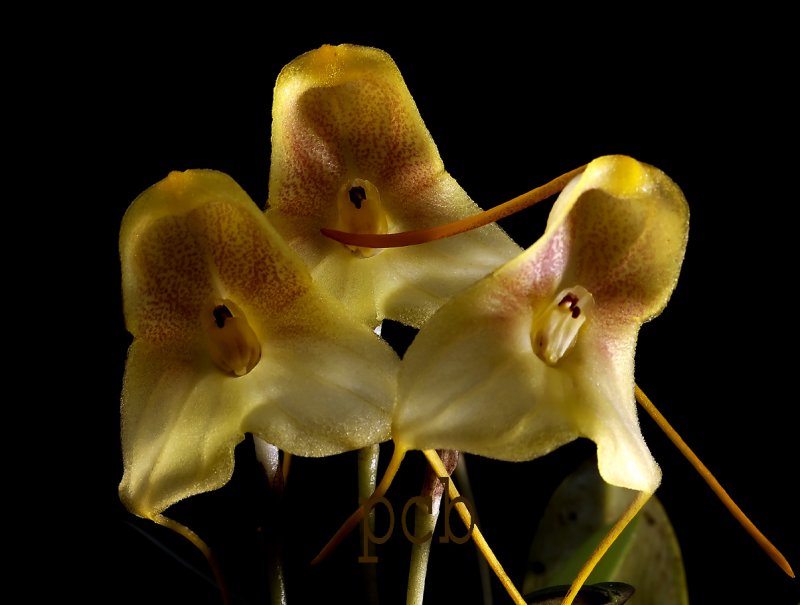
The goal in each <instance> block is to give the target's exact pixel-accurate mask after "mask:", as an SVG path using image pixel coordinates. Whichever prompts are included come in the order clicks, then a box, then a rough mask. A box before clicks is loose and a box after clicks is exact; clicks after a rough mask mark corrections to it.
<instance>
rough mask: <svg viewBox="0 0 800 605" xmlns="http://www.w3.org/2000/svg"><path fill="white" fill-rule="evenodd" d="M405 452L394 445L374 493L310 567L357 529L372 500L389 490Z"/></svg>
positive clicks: (346, 522) (351, 516)
mask: <svg viewBox="0 0 800 605" xmlns="http://www.w3.org/2000/svg"><path fill="white" fill-rule="evenodd" d="M406 451H407V450H405V449H403V448H400V447H397V445H395V449H394V452H393V453H392V459H391V460H390V461H389V466H388V467H387V469H386V472H385V473H384V475H383V478H382V479H381V482H380V483H379V484H378V487H376V488H375V491H374V492H373V493H372V495H371V496H370V497H369V499H368V500H367V501H366V502H364V503H363V504H362V505H361V506H359V507H358V508H357V509H356V511H355V512H354V513H353V514H352V515H350V517H348V519H347V521H345V522H344V523H343V524H342V526H341V527H340V528H339V530H338V531H337V532H336V533H335V534H334V535H333V537H332V538H331V539H330V540H328V543H327V544H326V545H325V546H323V547H322V550H321V551H319V554H318V555H317V556H316V557H314V558H313V559H312V560H311V565H316V564H317V563H321V562H322V561H323V560H324V559H325V558H326V557H327V556H328V555H329V554H331V552H333V549H334V548H336V547H337V546H338V545H339V544H341V542H342V540H344V539H345V538H346V537H347V536H348V535H349V534H350V532H352V531H353V530H354V529H355V528H356V527H358V524H359V523H361V521H362V520H363V519H364V515H365V514H366V513H367V510H369V509H370V503H371V502H372V501H373V500H376V499H377V498H380V497H382V496H383V495H384V494H385V493H386V490H388V489H389V486H390V485H391V484H392V481H393V480H394V477H395V475H396V474H397V471H398V470H400V463H401V462H402V461H403V458H404V457H405V455H406Z"/></svg>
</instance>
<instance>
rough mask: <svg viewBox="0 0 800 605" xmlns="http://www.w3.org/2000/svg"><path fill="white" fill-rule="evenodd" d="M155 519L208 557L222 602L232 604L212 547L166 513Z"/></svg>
mask: <svg viewBox="0 0 800 605" xmlns="http://www.w3.org/2000/svg"><path fill="white" fill-rule="evenodd" d="M151 519H152V520H153V521H155V522H156V523H158V524H159V525H161V526H163V527H167V528H169V529H171V530H172V531H174V532H175V533H177V534H180V535H181V536H183V537H184V538H186V539H187V540H189V542H191V543H192V544H193V545H194V546H195V548H197V550H199V551H200V552H201V553H203V556H204V557H205V558H206V561H207V562H208V565H209V567H210V568H211V571H212V572H213V574H214V578H215V579H216V581H217V587H218V588H219V592H220V594H221V595H222V602H223V603H224V605H230V602H231V600H230V597H229V595H228V589H227V587H226V586H225V579H224V577H223V576H222V570H221V569H220V567H219V563H217V559H216V557H215V556H214V554H213V553H212V552H211V549H210V548H209V547H208V545H207V544H206V543H205V542H204V541H203V539H202V538H201V537H200V536H198V535H197V534H196V533H194V532H193V531H192V530H191V529H189V528H188V527H186V526H185V525H182V524H180V523H178V522H177V521H173V520H172V519H170V518H168V517H165V516H164V515H160V514H156V515H153V516H152V517H151Z"/></svg>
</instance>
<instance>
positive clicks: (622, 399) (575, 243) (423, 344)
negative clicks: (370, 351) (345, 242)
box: [392, 156, 688, 493]
mask: <svg viewBox="0 0 800 605" xmlns="http://www.w3.org/2000/svg"><path fill="white" fill-rule="evenodd" d="M687 233H688V206H687V204H686V201H685V199H684V197H683V194H682V193H681V191H680V190H679V189H678V187H677V186H676V185H675V184H674V183H673V182H672V181H671V180H669V179H668V178H667V177H666V176H665V175H664V174H663V173H662V172H660V171H659V170H657V169H655V168H653V167H651V166H647V165H645V164H641V163H639V162H637V161H635V160H633V159H631V158H627V157H623V156H608V157H603V158H599V159H597V160H595V161H593V162H592V163H590V164H589V165H588V167H587V169H586V171H585V172H584V173H583V174H582V175H580V176H578V177H576V178H575V179H574V180H573V181H572V182H571V183H570V184H569V185H568V186H567V187H566V188H565V189H564V191H563V192H562V194H561V195H560V196H559V198H558V200H557V201H556V203H555V205H554V207H553V209H552V211H551V215H550V219H549V221H548V225H547V229H546V232H545V234H544V236H543V237H542V238H541V239H540V240H539V241H538V242H536V243H535V244H534V245H533V246H532V247H531V248H529V249H528V250H526V251H525V252H523V253H522V254H520V255H519V256H518V257H517V258H515V259H513V260H512V261H510V262H509V263H507V264H505V265H504V266H502V267H501V268H500V269H498V270H497V271H496V272H494V273H493V274H491V275H490V276H488V277H486V278H485V279H483V280H482V281H480V282H479V283H477V284H475V285H474V286H473V287H471V288H469V289H468V290H466V291H464V292H463V293H461V294H459V295H457V296H456V297H455V298H454V299H453V300H452V301H451V302H450V303H448V304H447V305H445V306H443V307H442V308H441V309H440V310H439V311H438V312H437V313H436V314H435V315H434V316H433V317H432V318H431V319H430V320H429V321H428V322H427V323H426V324H425V325H424V326H423V328H422V329H421V330H420V332H419V334H418V335H417V337H416V339H415V341H414V342H413V343H412V345H411V347H410V348H409V349H408V351H407V352H406V355H405V357H404V361H403V367H402V369H401V372H400V377H399V386H398V404H397V407H396V409H395V416H394V422H393V427H392V434H393V439H394V440H395V441H396V442H397V443H398V445H399V447H403V448H406V449H431V448H448V449H458V450H462V451H466V452H472V453H476V454H481V455H485V456H489V457H493V458H499V459H503V460H529V459H532V458H536V457H539V456H542V455H544V454H547V453H548V452H550V451H552V450H553V449H555V448H557V447H559V446H561V445H563V444H565V443H567V442H569V441H571V440H573V439H575V438H577V437H581V436H583V437H588V438H589V439H592V440H593V441H595V442H596V443H597V446H598V459H599V469H600V473H601V475H602V476H603V478H604V479H605V480H606V481H607V482H609V483H611V484H614V485H618V486H621V487H627V488H630V489H634V490H639V491H644V492H648V493H652V492H653V491H654V490H655V488H656V486H657V485H658V483H659V482H660V477H661V474H660V470H659V468H658V466H657V464H656V463H655V461H654V460H653V458H652V456H651V454H650V452H649V450H648V449H647V446H646V445H645V442H644V440H643V438H642V435H641V432H640V429H639V424H638V419H637V414H636V403H635V400H634V376H633V367H634V366H633V360H634V350H635V345H636V338H637V335H638V331H639V328H640V326H641V325H642V323H643V322H645V321H647V320H648V319H650V318H652V317H653V316H655V315H656V314H658V313H659V312H660V311H661V310H662V309H663V307H664V305H665V304H666V302H667V300H668V298H669V296H670V294H671V292H672V290H673V288H674V286H675V283H676V280H677V277H678V273H679V271H680V266H681V263H682V260H683V255H684V251H685V246H686V239H687ZM565 292H566V293H567V294H569V295H570V296H572V298H569V297H566V296H565ZM584 300H585V301H586V303H588V302H589V301H590V300H591V303H592V304H586V309H575V308H573V307H577V306H579V305H578V301H584ZM580 304H581V305H583V304H585V303H583V302H582V303H580ZM554 314H562V315H554ZM562 317H563V318H566V319H564V320H563V321H562V319H560V318H562ZM573 319H574V320H575V321H576V322H577V321H578V320H580V324H578V323H576V324H575V325H574V326H572V328H570V326H569V325H566V324H565V323H564V322H569V321H572V320H573ZM565 325H566V327H564V326H565ZM537 336H538V337H541V340H537ZM552 338H555V339H564V338H566V339H568V340H569V342H567V343H561V345H565V344H566V345H569V346H558V347H556V348H555V349H552V351H554V353H553V355H550V356H547V355H544V354H543V353H542V351H547V350H548V349H547V343H548V339H552ZM537 345H538V347H539V350H537ZM552 351H551V352H552Z"/></svg>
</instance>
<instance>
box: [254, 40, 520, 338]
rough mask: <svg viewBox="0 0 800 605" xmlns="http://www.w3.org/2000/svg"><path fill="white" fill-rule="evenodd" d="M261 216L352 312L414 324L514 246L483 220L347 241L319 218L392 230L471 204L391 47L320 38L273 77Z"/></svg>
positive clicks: (438, 220) (335, 225) (466, 211)
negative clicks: (393, 244)
mask: <svg viewBox="0 0 800 605" xmlns="http://www.w3.org/2000/svg"><path fill="white" fill-rule="evenodd" d="M272 114H273V123H272V161H271V166H270V178H269V200H268V204H267V211H266V215H267V219H268V220H269V221H270V222H271V223H272V224H273V225H274V226H275V228H276V229H277V230H278V232H279V233H280V234H281V235H282V236H283V237H284V238H285V239H286V241H287V242H288V243H289V245H290V246H291V247H293V248H294V249H295V250H297V252H299V254H300V255H301V256H302V257H303V259H304V260H305V261H306V263H307V264H308V266H309V267H310V269H311V273H312V275H313V277H314V279H315V281H318V282H319V283H320V284H321V285H322V286H323V287H324V288H325V289H326V290H328V291H329V292H331V293H333V294H334V295H335V296H336V298H338V299H339V300H341V301H342V302H343V303H344V304H345V306H346V307H347V309H348V310H349V311H350V313H351V314H352V315H353V317H356V318H358V319H359V320H361V321H362V322H364V323H367V324H368V325H371V326H376V325H378V324H379V323H380V322H381V320H382V319H384V318H389V319H394V320H397V321H401V322H403V323H405V324H408V325H411V326H414V327H419V326H420V325H421V324H422V323H423V322H424V321H425V319H427V317H429V316H430V314H431V313H432V312H433V311H434V310H435V309H437V308H438V307H439V306H440V305H441V304H442V303H443V302H444V301H445V300H446V299H447V298H449V296H451V295H452V294H453V293H454V292H456V291H458V290H461V289H463V288H464V287H466V286H468V285H470V284H472V283H473V282H475V281H477V280H478V279H479V278H481V277H483V276H484V275H486V274H487V273H489V272H490V271H492V270H493V269H495V268H496V267H498V266H499V265H501V264H502V263H503V262H505V261H507V260H508V259H510V258H512V257H514V256H516V255H517V254H518V253H519V252H520V248H519V246H517V245H516V244H515V243H514V242H513V241H512V240H511V239H510V238H509V237H508V236H506V235H505V233H503V232H502V230H501V229H500V228H499V227H497V226H496V225H492V226H491V227H488V228H486V229H483V230H480V231H474V232H471V233H468V234H465V235H464V236H462V237H460V238H456V239H452V240H443V241H439V242H435V243H431V244H430V245H428V246H426V247H424V249H421V248H419V247H409V248H396V249H395V248H392V249H386V250H381V249H375V248H370V247H366V246H348V245H345V244H341V243H339V242H336V241H333V240H331V239H328V238H327V237H324V236H323V235H321V234H320V229H323V228H327V229H336V230H341V231H345V232H356V233H392V232H399V231H407V230H411V229H419V228H426V227H431V226H434V225H438V224H442V223H449V222H451V221H454V220H457V219H461V218H465V217H467V216H470V215H473V214H475V213H476V212H477V211H479V210H480V209H479V208H478V206H477V205H476V204H475V203H474V202H473V201H472V200H471V199H470V198H469V196H468V195H467V194H466V193H465V192H464V190H463V189H462V188H461V187H460V186H459V185H458V183H456V181H455V180H454V179H453V178H452V177H451V176H450V175H449V174H448V173H447V172H446V171H445V170H444V166H443V164H442V160H441V158H440V157H439V153H438V150H437V148H436V145H435V144H434V142H433V139H432V138H431V135H430V133H429V132H428V131H427V129H426V128H425V124H424V123H423V121H422V118H421V117H420V115H419V111H418V110H417V107H416V105H415V103H414V100H413V99H412V97H411V94H410V93H409V91H408V89H407V88H406V85H405V82H404V81H403V78H402V76H401V74H400V71H399V70H398V68H397V66H396V65H395V63H394V62H393V61H392V59H391V57H390V56H389V55H388V54H386V53H385V52H383V51H381V50H378V49H374V48H368V47H362V46H352V45H341V46H323V47H321V48H319V49H317V50H314V51H311V52H308V53H306V54H304V55H301V56H300V57H298V58H297V59H295V60H294V61H292V62H291V63H289V64H288V65H287V66H286V67H284V69H283V70H282V71H281V73H280V75H279V76H278V80H277V83H276V86H275V94H274V102H273V109H272Z"/></svg>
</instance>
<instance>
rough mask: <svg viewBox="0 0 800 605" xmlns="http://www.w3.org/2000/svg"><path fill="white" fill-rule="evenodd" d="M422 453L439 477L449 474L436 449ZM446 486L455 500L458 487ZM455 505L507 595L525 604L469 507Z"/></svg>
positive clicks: (449, 483)
mask: <svg viewBox="0 0 800 605" xmlns="http://www.w3.org/2000/svg"><path fill="white" fill-rule="evenodd" d="M423 453H424V454H425V457H426V458H427V459H428V463H429V464H430V465H431V467H432V468H433V470H434V471H435V472H436V474H437V475H438V476H439V477H442V478H445V477H449V476H450V475H449V473H448V472H447V469H446V468H445V467H444V464H443V463H442V460H441V458H439V454H437V453H436V450H423ZM447 487H448V491H449V494H450V498H451V500H453V501H456V499H457V498H459V497H460V496H459V493H458V489H456V486H455V484H454V483H453V481H452V480H450V481H448V482H447ZM455 507H456V510H457V511H458V514H459V516H460V517H461V520H462V521H463V522H464V525H466V526H467V527H472V539H473V540H474V541H475V545H476V546H477V547H478V550H480V551H481V554H483V556H484V558H485V559H486V562H487V563H489V567H491V568H492V570H493V571H494V573H495V575H496V576H497V578H498V579H499V580H500V583H501V584H502V585H503V587H504V588H505V589H506V592H508V594H509V596H510V597H511V598H512V599H513V600H514V603H516V605H527V604H526V602H525V599H523V598H522V595H521V594H520V593H519V591H518V590H517V588H516V587H515V586H514V583H513V582H512V581H511V578H509V577H508V574H507V573H506V572H505V570H504V569H503V566H502V565H501V564H500V561H498V559H497V557H496V556H495V554H494V552H492V549H491V547H490V546H489V544H488V543H487V542H486V539H485V538H484V537H483V534H482V533H481V530H480V529H479V528H478V526H477V525H473V524H472V515H470V513H469V509H467V507H466V505H465V504H464V503H463V501H461V500H458V501H456V503H455Z"/></svg>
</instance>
